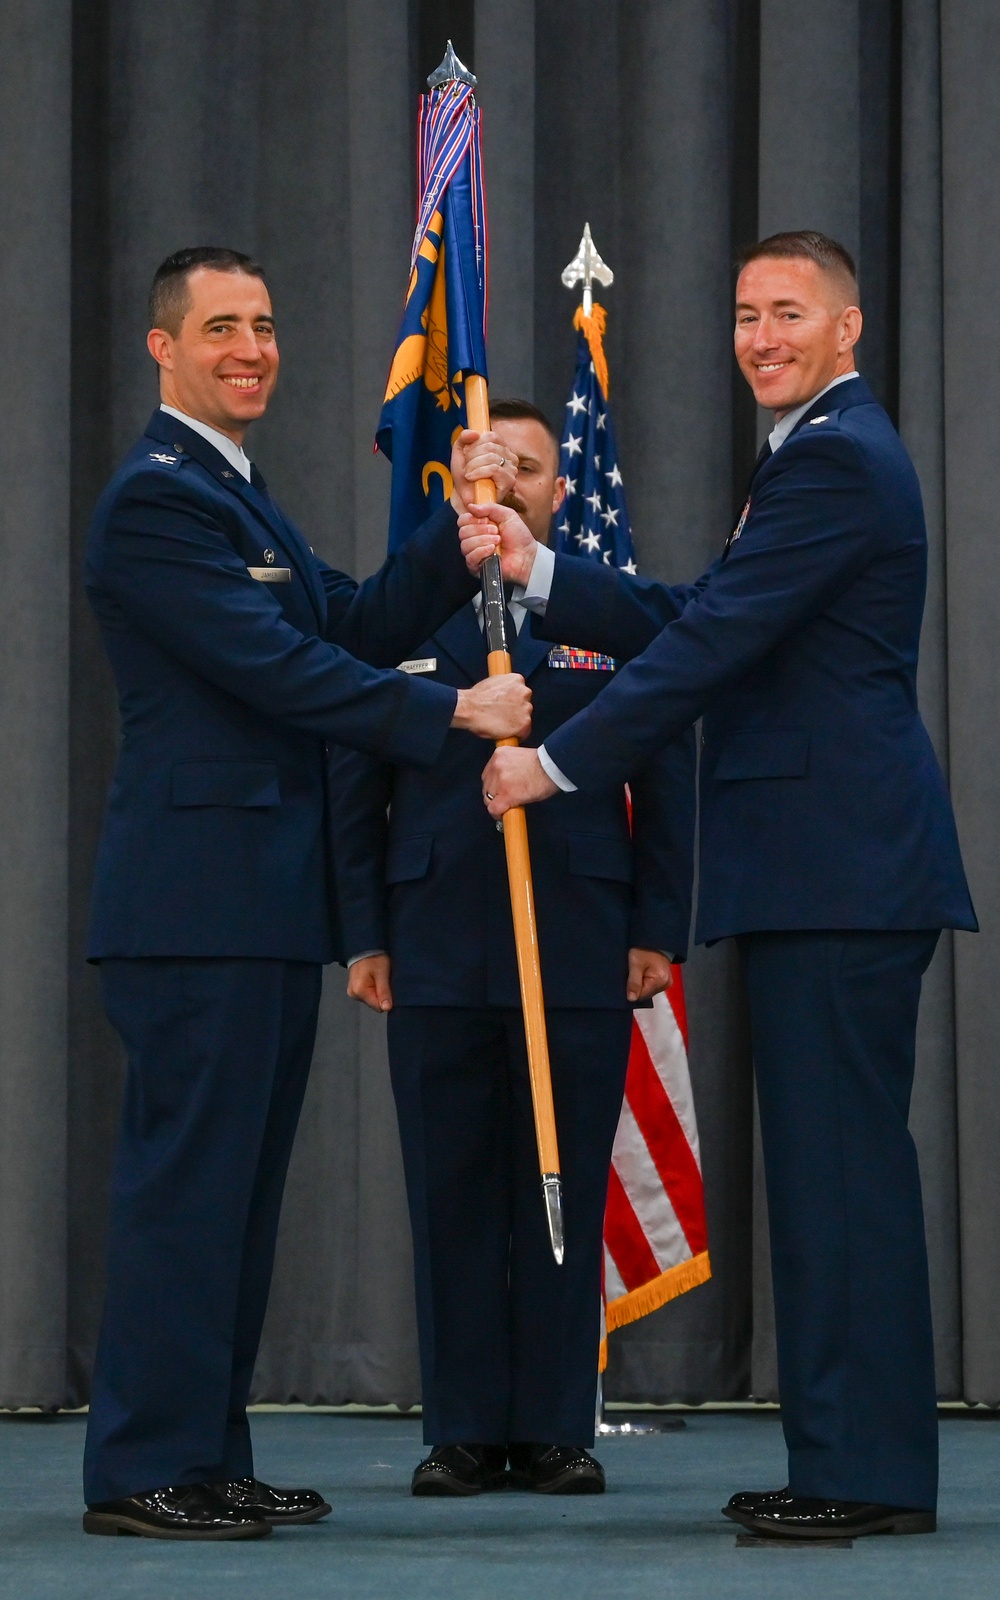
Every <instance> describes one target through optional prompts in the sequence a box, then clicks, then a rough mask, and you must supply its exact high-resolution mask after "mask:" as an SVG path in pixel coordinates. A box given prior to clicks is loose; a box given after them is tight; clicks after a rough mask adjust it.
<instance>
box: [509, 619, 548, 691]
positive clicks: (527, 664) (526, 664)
mask: <svg viewBox="0 0 1000 1600" xmlns="http://www.w3.org/2000/svg"><path fill="white" fill-rule="evenodd" d="M551 648H552V645H551V643H550V642H549V641H548V640H547V639H536V638H535V635H534V634H533V633H532V631H531V616H530V613H527V614H526V615H525V618H524V621H523V622H522V623H521V631H520V633H519V634H518V635H517V640H516V642H515V644H514V648H513V650H512V651H511V664H512V665H513V668H514V671H515V672H519V673H520V674H521V676H522V678H530V677H531V674H532V673H533V672H534V671H535V669H536V668H537V667H539V666H541V664H542V662H543V661H546V660H547V659H548V654H549V651H550V650H551Z"/></svg>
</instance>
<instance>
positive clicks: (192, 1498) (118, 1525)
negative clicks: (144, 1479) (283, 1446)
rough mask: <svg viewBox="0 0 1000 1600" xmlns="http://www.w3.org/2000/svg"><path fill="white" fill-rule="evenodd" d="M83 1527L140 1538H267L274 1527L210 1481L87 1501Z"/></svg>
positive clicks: (85, 1529)
mask: <svg viewBox="0 0 1000 1600" xmlns="http://www.w3.org/2000/svg"><path fill="white" fill-rule="evenodd" d="M83 1531H84V1533H110V1534H118V1533H132V1534H136V1535H138V1537H139V1538H142V1539H263V1538H266V1536H267V1535H268V1534H269V1533H270V1531H271V1527H270V1524H269V1523H268V1522H267V1521H265V1519H264V1516H263V1514H262V1513H261V1512H260V1511H255V1510H253V1509H252V1508H251V1507H249V1506H248V1507H246V1508H245V1509H243V1508H237V1507H234V1506H230V1505H227V1504H226V1503H225V1501H223V1500H220V1498H219V1496H218V1495H217V1494H215V1493H214V1491H213V1490H212V1489H211V1488H210V1486H209V1485H208V1484H207V1483H185V1484H180V1485H178V1486H177V1487H175V1488H169V1489H150V1490H149V1491H148V1492H147V1493H145V1494H130V1495H126V1496H125V1497H124V1498H123V1499H121V1500H102V1501H99V1502H98V1503H97V1504H95V1505H89V1506H88V1507H87V1509H86V1511H85V1512H84V1514H83Z"/></svg>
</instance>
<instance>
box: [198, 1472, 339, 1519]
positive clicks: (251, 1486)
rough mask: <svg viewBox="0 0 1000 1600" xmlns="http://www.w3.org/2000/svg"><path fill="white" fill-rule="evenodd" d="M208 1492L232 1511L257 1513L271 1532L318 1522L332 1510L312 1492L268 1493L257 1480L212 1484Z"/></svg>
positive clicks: (287, 1490) (269, 1490)
mask: <svg viewBox="0 0 1000 1600" xmlns="http://www.w3.org/2000/svg"><path fill="white" fill-rule="evenodd" d="M212 1488H213V1489H214V1490H215V1492H216V1494H217V1495H218V1496H219V1499H220V1500H222V1501H224V1503H225V1504H226V1505H227V1506H230V1507H231V1508H232V1509H233V1510H234V1511H247V1510H253V1511H259V1512H261V1513H262V1515H263V1517H264V1520H265V1522H269V1523H270V1524H271V1526H272V1528H287V1527H290V1526H292V1525H294V1524H295V1523H301V1522H319V1520H320V1518H321V1517H328V1516H329V1515H330V1512H331V1511H332V1510H333V1507H332V1506H331V1505H330V1504H329V1503H328V1501H326V1500H324V1499H323V1496H322V1495H321V1494H317V1493H316V1490H315V1489H272V1488H271V1485H270V1484H269V1483H261V1481H260V1479H259V1478H236V1479H235V1480H234V1481H233V1482H232V1483H213V1485H212Z"/></svg>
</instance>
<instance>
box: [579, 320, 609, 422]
mask: <svg viewBox="0 0 1000 1600" xmlns="http://www.w3.org/2000/svg"><path fill="white" fill-rule="evenodd" d="M607 325H608V314H607V312H606V311H605V309H604V307H603V306H599V305H598V304H597V301H596V300H595V301H594V309H593V311H592V312H591V314H590V316H589V317H588V316H586V315H585V314H584V309H583V307H582V306H577V308H576V315H575V316H574V318H573V326H574V328H579V330H580V332H581V333H582V334H583V336H584V338H585V339H586V341H587V343H588V344H589V346H590V356H591V360H592V361H593V363H594V371H595V372H596V373H597V381H598V383H599V384H600V386H601V392H602V394H603V395H604V398H605V400H606V399H607V398H608V358H607V356H606V355H605V354H604V330H605V328H606V327H607Z"/></svg>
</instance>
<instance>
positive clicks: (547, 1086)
mask: <svg viewBox="0 0 1000 1600" xmlns="http://www.w3.org/2000/svg"><path fill="white" fill-rule="evenodd" d="M465 405H466V414H467V416H468V419H469V427H470V428H475V430H476V432H477V433H487V432H488V431H489V426H490V402H489V393H488V391H487V387H486V379H485V378H483V377H480V375H479V374H478V373H469V374H468V375H467V377H466V379H465ZM496 492H497V491H496V484H495V483H493V482H492V480H491V479H489V478H483V479H480V480H479V481H478V482H477V483H476V485H475V498H476V504H477V505H486V504H488V503H489V502H490V501H491V500H495V499H496ZM482 584H483V622H484V626H485V628H486V638H487V644H488V646H489V654H488V656H487V658H486V659H487V665H488V667H489V674H490V677H491V678H495V677H497V676H499V675H500V674H501V673H505V672H511V671H512V670H513V668H512V666H511V659H510V652H509V650H508V649H507V639H506V628H505V620H504V619H505V617H506V603H505V600H504V594H503V581H502V578H501V574H500V560H499V557H498V556H495V555H494V556H490V557H489V558H488V559H487V560H486V561H485V562H484V564H483V568H482ZM516 744H517V740H516V739H500V740H499V741H498V744H497V748H498V749H499V748H500V747H501V746H503V745H516ZM503 842H504V848H505V850H506V852H507V879H508V882H509V884H510V906H511V912H512V914H513V919H514V944H515V947H516V949H517V971H518V977H519V979H520V983H521V1009H522V1011H523V1013H524V1037H525V1042H526V1044H527V1049H528V1073H529V1076H530V1079H531V1103H532V1106H533V1108H534V1113H535V1136H536V1139H537V1142H538V1167H539V1171H540V1172H541V1177H542V1194H543V1197H544V1200H545V1214H546V1218H547V1220H548V1224H549V1239H550V1241H551V1244H552V1254H553V1255H554V1256H555V1258H556V1261H557V1262H558V1263H559V1264H560V1266H561V1265H562V1261H563V1256H564V1253H565V1233H564V1229H563V1210H562V1178H561V1176H560V1167H559V1142H558V1139H557V1137H556V1114H555V1106H554V1104H553V1101H552V1073H551V1070H550V1067H549V1041H548V1033H547V1031H546V1026H545V1000H544V996H543V991H542V969H541V963H540V960H539V954H538V926H537V924H536V922H535V893H534V888H533V885H532V879H531V856H530V854H529V851H528V819H527V817H526V816H525V814H524V807H523V806H515V807H514V808H513V809H512V810H510V811H508V812H506V813H505V814H504V819H503Z"/></svg>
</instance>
